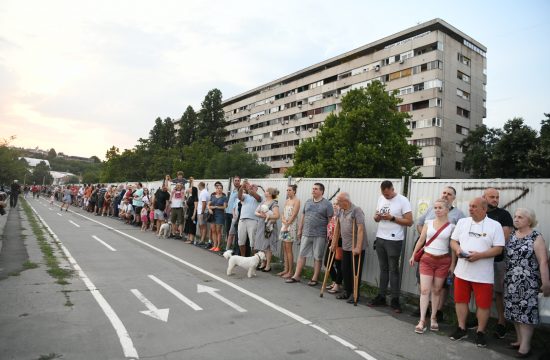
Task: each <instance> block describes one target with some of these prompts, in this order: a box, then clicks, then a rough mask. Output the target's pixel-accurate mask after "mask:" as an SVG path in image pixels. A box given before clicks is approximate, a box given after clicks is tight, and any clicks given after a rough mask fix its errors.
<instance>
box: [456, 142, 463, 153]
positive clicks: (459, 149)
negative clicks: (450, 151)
mask: <svg viewBox="0 0 550 360" xmlns="http://www.w3.org/2000/svg"><path fill="white" fill-rule="evenodd" d="M455 150H456V152H460V153H461V152H463V151H462V146H460V144H455Z"/></svg>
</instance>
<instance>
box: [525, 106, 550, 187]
mask: <svg viewBox="0 0 550 360" xmlns="http://www.w3.org/2000/svg"><path fill="white" fill-rule="evenodd" d="M544 116H546V119H544V120H541V122H540V125H541V126H540V136H539V138H538V139H537V140H538V141H537V144H536V147H535V148H534V149H532V150H531V151H530V152H529V163H530V164H531V165H532V166H533V168H534V173H535V174H536V175H535V176H536V177H542V178H549V177H550V166H548V164H550V114H546V113H545V114H544Z"/></svg>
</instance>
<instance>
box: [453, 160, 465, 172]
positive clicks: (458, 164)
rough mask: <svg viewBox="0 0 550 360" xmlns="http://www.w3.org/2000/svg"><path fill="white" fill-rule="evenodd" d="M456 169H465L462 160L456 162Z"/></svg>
mask: <svg viewBox="0 0 550 360" xmlns="http://www.w3.org/2000/svg"><path fill="white" fill-rule="evenodd" d="M455 170H456V171H463V170H462V163H461V162H460V161H457V162H455Z"/></svg>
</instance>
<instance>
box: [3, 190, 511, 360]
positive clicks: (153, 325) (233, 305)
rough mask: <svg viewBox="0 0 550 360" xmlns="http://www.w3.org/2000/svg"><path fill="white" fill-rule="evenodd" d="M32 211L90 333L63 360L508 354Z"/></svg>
mask: <svg viewBox="0 0 550 360" xmlns="http://www.w3.org/2000/svg"><path fill="white" fill-rule="evenodd" d="M29 203H30V204H31V205H32V207H33V209H35V211H36V213H37V214H38V215H39V216H40V218H41V219H42V221H43V222H44V224H46V225H47V227H48V228H49V229H50V231H51V233H52V234H53V235H54V237H56V238H57V239H58V240H59V241H60V242H61V243H62V244H63V247H64V250H65V252H66V254H67V256H68V258H69V261H70V262H71V263H72V265H73V267H75V269H77V270H78V277H79V278H75V279H72V280H71V282H72V283H75V284H77V286H78V287H80V289H82V290H85V289H87V290H88V291H82V292H80V293H79V295H78V297H76V298H74V300H72V301H73V302H74V306H73V310H72V317H73V318H74V319H75V320H74V322H72V323H71V326H72V327H74V328H71V329H72V330H71V331H77V332H79V331H82V328H86V329H87V330H86V333H85V335H83V336H80V337H77V338H75V340H74V341H73V342H71V343H72V346H73V347H74V348H73V351H72V354H73V355H72V356H71V357H66V358H71V359H73V358H81V359H137V358H140V359H217V358H221V359H241V360H242V359H442V358H445V359H484V360H486V359H506V358H511V355H513V352H512V351H510V352H505V351H503V350H502V349H500V350H499V349H497V350H496V351H495V350H493V349H491V344H489V348H487V349H478V348H477V347H476V346H475V345H474V344H473V343H472V342H471V341H460V342H452V341H450V340H449V339H448V337H447V336H446V334H445V332H449V331H450V330H452V329H451V328H449V327H446V328H445V327H444V328H443V330H446V331H445V332H443V331H442V332H440V333H429V332H428V333H426V334H424V335H417V334H415V333H414V332H413V328H414V324H415V319H413V318H411V317H410V316H408V315H405V314H401V315H395V314H393V313H391V312H390V311H389V310H388V309H387V308H386V309H380V310H379V309H371V308H368V307H367V306H365V305H364V304H359V306H357V307H354V306H353V305H349V304H346V303H345V302H342V301H341V300H337V299H335V298H334V296H332V295H330V294H326V295H325V296H324V297H323V298H320V297H319V290H320V289H319V286H317V287H316V288H312V287H309V286H306V285H305V283H304V281H302V283H297V284H285V283H284V282H283V281H282V279H280V278H279V277H277V276H275V275H273V273H262V272H258V275H257V276H256V277H254V278H251V279H249V278H247V277H246V270H245V269H242V268H238V269H237V270H236V272H237V274H236V275H233V276H230V277H228V276H226V274H225V272H226V268H227V261H226V260H225V259H224V258H222V257H220V256H217V255H214V254H212V253H210V252H208V251H206V250H204V249H201V248H198V247H195V246H192V245H187V244H184V243H183V242H182V241H181V240H174V239H159V238H157V237H156V236H154V235H153V234H152V233H151V232H141V231H140V230H139V228H136V227H131V226H128V225H125V224H123V223H122V222H120V221H118V220H116V219H111V218H106V217H98V216H93V214H89V213H86V212H84V211H82V210H80V209H75V208H71V209H70V210H69V212H65V211H63V212H61V211H60V210H59V207H58V206H53V207H52V206H51V205H49V203H48V202H47V201H46V200H43V199H41V200H29ZM75 324H76V325H75ZM51 331H55V330H54V329H51ZM470 338H473V334H471V336H470ZM12 340H13V339H12ZM15 341H17V340H15ZM49 341H51V340H49ZM495 341H496V340H495ZM8 348H9V346H8ZM79 348H81V351H79V350H78V349H79ZM75 354H80V355H75ZM6 358H8V357H6ZM63 358H65V357H63Z"/></svg>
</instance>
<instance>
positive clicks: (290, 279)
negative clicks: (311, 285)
mask: <svg viewBox="0 0 550 360" xmlns="http://www.w3.org/2000/svg"><path fill="white" fill-rule="evenodd" d="M297 282H300V280H296V279H295V278H293V277H291V278H288V279H286V280H285V283H287V284H293V283H297Z"/></svg>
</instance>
